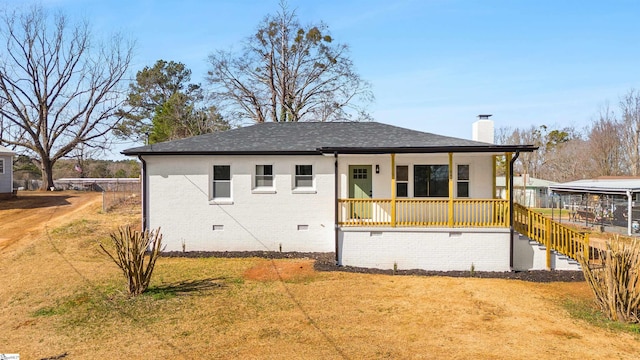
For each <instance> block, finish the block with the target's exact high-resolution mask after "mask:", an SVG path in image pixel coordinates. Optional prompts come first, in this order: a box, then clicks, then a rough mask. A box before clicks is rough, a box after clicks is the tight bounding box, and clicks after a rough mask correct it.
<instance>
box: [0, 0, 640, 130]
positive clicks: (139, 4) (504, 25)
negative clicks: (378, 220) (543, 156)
mask: <svg viewBox="0 0 640 360" xmlns="http://www.w3.org/2000/svg"><path fill="white" fill-rule="evenodd" d="M0 1H1V0H0ZM9 3H10V4H16V3H18V1H15V0H12V1H9ZM42 3H43V4H44V5H45V6H46V7H47V8H50V9H60V10H62V11H64V12H65V13H66V14H68V15H71V16H72V17H84V18H86V19H88V20H89V21H90V22H91V24H92V27H93V30H94V32H95V34H96V35H107V34H110V33H113V32H116V31H117V32H121V33H122V34H124V35H125V36H127V37H129V38H132V39H135V40H136V41H137V50H136V58H135V63H134V66H133V67H132V73H134V74H135V72H136V71H138V70H140V69H141V68H143V67H144V66H146V65H152V64H153V63H155V61H156V60H158V59H164V60H173V61H178V62H182V63H184V64H186V65H187V67H189V68H190V69H191V70H192V71H193V78H192V80H193V81H195V82H203V80H204V75H205V73H206V71H207V62H206V58H207V56H208V55H209V54H210V53H211V52H213V51H215V50H218V49H229V48H234V49H240V48H241V46H242V41H243V40H244V39H245V38H246V37H248V36H249V35H251V34H252V33H253V32H254V30H255V29H256V27H257V25H258V23H259V22H260V21H261V20H262V18H263V17H264V15H266V14H268V13H273V12H276V11H277V9H278V1H277V0H269V1H248V0H237V1H232V0H215V1H214V0H211V1H204V0H201V1H196V0H181V1H160V0H128V1H121V0H109V1H105V0H96V1H93V0H46V1H43V2H42ZM289 5H290V7H291V8H295V9H296V11H297V14H298V16H299V18H300V19H301V21H302V22H303V23H312V22H318V21H320V20H321V21H323V22H325V23H326V24H327V25H328V26H329V29H330V31H331V34H332V36H333V38H334V39H335V40H336V41H338V42H341V43H346V44H348V45H349V46H350V48H351V58H352V60H353V61H354V63H355V65H356V68H357V70H358V72H359V73H360V74H361V76H362V77H363V78H364V79H366V80H368V81H369V82H371V84H372V85H373V91H374V94H375V96H376V101H375V103H374V104H373V105H372V106H371V108H370V112H371V114H372V115H373V117H374V119H375V120H376V121H380V122H384V123H388V124H392V125H398V126H403V127H408V128H412V129H416V130H421V131H427V132H433V133H438V134H442V135H449V136H455V137H461V138H470V136H471V124H472V122H473V121H475V120H476V115H478V114H494V116H493V118H492V119H493V120H494V121H495V126H496V127H520V128H523V127H525V128H528V127H529V126H531V125H536V126H538V125H542V124H544V125H550V126H575V127H577V128H582V127H583V126H586V125H587V124H589V123H590V122H591V120H592V119H593V118H594V117H595V116H596V114H597V113H598V111H599V109H600V108H601V107H602V106H603V105H604V104H605V103H606V102H607V101H608V102H609V103H610V104H611V106H612V107H615V106H617V103H618V99H619V97H620V96H621V95H623V94H624V93H625V92H627V91H628V90H629V89H631V88H640V71H639V70H640V66H639V65H640V54H639V53H640V21H638V18H639V17H640V1H616V0H612V1H589V0H583V1H578V0H575V1H568V0H567V1H563V0H555V1H547V0H536V1H534V0H531V1H524V0H523V1H517V0H483V1H480V0H476V1H472V0H431V1H429V0H423V1H418V0H415V1H414V0H399V1H389V0H367V1H364V0H356V1H349V0H342V1H340V0H323V1H317V0H314V1H303V0H289Z"/></svg>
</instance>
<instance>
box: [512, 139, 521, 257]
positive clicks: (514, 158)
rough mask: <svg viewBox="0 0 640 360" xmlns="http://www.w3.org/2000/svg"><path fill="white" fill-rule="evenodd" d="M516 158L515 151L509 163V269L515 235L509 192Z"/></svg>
mask: <svg viewBox="0 0 640 360" xmlns="http://www.w3.org/2000/svg"><path fill="white" fill-rule="evenodd" d="M518 156H520V152H519V151H516V156H514V157H513V158H512V159H511V161H510V162H509V190H510V191H509V234H510V241H509V266H510V267H511V268H513V247H514V244H513V237H514V233H515V230H514V228H513V213H514V212H513V191H511V190H512V189H513V163H514V162H515V161H516V160H517V159H518Z"/></svg>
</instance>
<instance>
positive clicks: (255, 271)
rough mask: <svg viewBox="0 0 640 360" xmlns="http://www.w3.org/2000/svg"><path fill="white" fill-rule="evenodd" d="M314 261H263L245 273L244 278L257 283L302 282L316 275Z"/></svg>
mask: <svg viewBox="0 0 640 360" xmlns="http://www.w3.org/2000/svg"><path fill="white" fill-rule="evenodd" d="M313 263H314V261H313V260H310V259H309V260H294V261H278V262H276V261H269V260H262V261H260V262H259V263H257V264H256V265H255V266H253V267H252V268H250V269H247V271H245V272H244V278H245V279H247V280H257V281H302V280H304V279H308V278H311V277H313V276H314V275H315V271H314V269H313Z"/></svg>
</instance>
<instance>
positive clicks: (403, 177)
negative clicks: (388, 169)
mask: <svg viewBox="0 0 640 360" xmlns="http://www.w3.org/2000/svg"><path fill="white" fill-rule="evenodd" d="M396 197H409V166H407V165H398V166H396Z"/></svg>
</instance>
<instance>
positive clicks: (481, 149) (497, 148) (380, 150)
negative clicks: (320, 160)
mask: <svg viewBox="0 0 640 360" xmlns="http://www.w3.org/2000/svg"><path fill="white" fill-rule="evenodd" d="M537 149H538V147H537V146H533V145H517V146H511V145H506V146H505V145H487V146H482V145H480V146H422V147H373V148H361V147H321V148H318V151H320V152H322V153H338V154H390V153H396V154H398V153H413V154H421V153H423V154H427V153H504V152H516V151H520V152H533V151H535V150H537Z"/></svg>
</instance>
